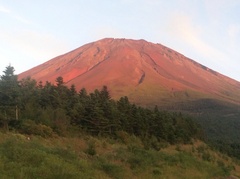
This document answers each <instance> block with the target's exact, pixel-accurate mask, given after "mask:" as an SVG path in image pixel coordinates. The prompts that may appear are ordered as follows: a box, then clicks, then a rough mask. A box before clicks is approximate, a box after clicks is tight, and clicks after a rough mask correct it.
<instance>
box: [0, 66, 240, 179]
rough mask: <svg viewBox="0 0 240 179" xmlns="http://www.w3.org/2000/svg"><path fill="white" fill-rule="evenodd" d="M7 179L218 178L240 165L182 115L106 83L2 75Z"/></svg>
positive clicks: (0, 142)
mask: <svg viewBox="0 0 240 179" xmlns="http://www.w3.org/2000/svg"><path fill="white" fill-rule="evenodd" d="M0 130H1V131H2V132H4V133H0V135H1V137H0V178H159V177H163V178H164V177H166V178H186V177H187V178H212V177H219V176H229V175H231V174H234V175H237V173H238V171H239V170H238V163H237V161H232V160H231V159H230V158H228V157H226V156H223V155H222V154H220V153H217V152H213V151H212V150H210V149H209V147H207V146H206V145H205V144H204V143H201V144H200V145H199V144H196V143H195V142H194V141H199V140H202V139H204V135H203V132H202V130H201V128H200V127H199V125H198V124H197V123H195V122H194V121H193V120H192V118H191V117H189V116H186V115H183V114H182V113H176V112H168V111H160V110H159V109H158V108H157V107H155V109H153V110H150V109H146V108H142V107H139V106H136V105H134V104H131V103H130V102H129V101H128V98H127V97H121V98H120V99H119V100H113V99H111V96H110V94H109V91H108V89H107V87H106V86H103V87H102V89H101V90H98V89H96V90H95V91H94V92H91V93H88V92H87V91H86V90H85V89H84V88H83V89H81V90H80V91H79V92H77V91H76V89H75V86H74V85H72V86H71V87H70V88H68V87H67V86H65V85H64V81H63V78H62V77H58V78H57V79H56V83H55V84H51V83H50V82H45V84H43V83H42V82H40V83H37V82H36V81H35V80H33V79H31V78H26V79H22V80H21V81H18V79H17V76H16V75H14V68H13V67H12V66H8V67H6V70H5V71H4V75H2V76H1V79H0Z"/></svg>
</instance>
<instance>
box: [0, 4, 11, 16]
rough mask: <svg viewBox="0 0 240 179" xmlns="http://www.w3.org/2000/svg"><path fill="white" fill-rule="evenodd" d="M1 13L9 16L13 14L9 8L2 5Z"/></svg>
mask: <svg viewBox="0 0 240 179" xmlns="http://www.w3.org/2000/svg"><path fill="white" fill-rule="evenodd" d="M0 12H2V13H7V14H9V13H11V11H10V10H9V9H8V8H6V7H4V6H1V5H0Z"/></svg>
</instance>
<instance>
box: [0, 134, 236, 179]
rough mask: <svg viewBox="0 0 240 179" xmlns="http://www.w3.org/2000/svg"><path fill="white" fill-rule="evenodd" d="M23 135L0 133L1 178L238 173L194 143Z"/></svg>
mask: <svg viewBox="0 0 240 179" xmlns="http://www.w3.org/2000/svg"><path fill="white" fill-rule="evenodd" d="M118 135H119V140H113V139H110V138H100V137H92V136H89V135H86V134H81V135H80V136H79V137H67V138H65V137H58V136H55V137H52V138H42V137H39V136H26V135H21V134H17V133H0V178H24V179H26V178H68V179H71V178H72V179H74V178H76V179H77V178H94V179H95V178H102V179H104V178H173V179H174V178H177V179H179V178H184V179H185V178H194V179H196V178H221V177H222V178H225V177H227V176H235V177H240V166H239V165H238V164H239V161H234V160H232V159H231V158H229V157H227V156H225V155H223V154H221V153H219V152H216V151H213V150H211V149H210V148H209V147H208V146H207V145H206V144H204V143H202V142H199V141H195V142H193V143H192V144H188V145H167V144H166V143H165V144H162V147H161V149H160V150H159V151H157V150H152V149H147V148H146V146H145V147H143V146H144V145H143V144H142V143H141V140H140V139H139V138H137V137H135V136H129V135H128V134H126V133H119V134H118Z"/></svg>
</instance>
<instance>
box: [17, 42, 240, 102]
mask: <svg viewBox="0 0 240 179" xmlns="http://www.w3.org/2000/svg"><path fill="white" fill-rule="evenodd" d="M28 76H30V77H31V78H33V79H35V80H37V81H42V82H45V81H49V82H52V83H55V80H56V78H57V77H59V76H62V77H63V79H64V82H65V84H66V85H69V86H70V85H71V84H74V85H75V86H76V88H77V89H78V90H79V89H81V88H83V87H85V88H86V89H87V90H88V91H92V90H94V89H96V88H101V87H102V86H103V85H106V86H108V89H109V90H110V93H111V95H112V97H114V98H118V97H120V96H128V97H129V98H130V99H131V100H133V101H134V102H135V103H137V104H142V105H155V104H160V103H169V102H176V101H179V100H194V99H201V98H214V99H220V100H226V101H229V102H233V103H240V92H239V89H240V82H238V81H235V80H233V79H231V78H228V77H226V76H224V75H222V74H220V73H218V72H216V71H213V70H211V69H209V68H208V67H206V66H203V65H201V64H199V63H197V62H195V61H193V60H191V59H189V58H187V57H185V56H184V55H182V54H180V53H178V52H176V51H174V50H172V49H170V48H168V47H165V46H163V45H161V44H154V43H150V42H147V41H145V40H130V39H113V38H106V39H102V40H99V41H96V42H92V43H89V44H86V45H83V46H82V47H80V48H77V49H75V50H73V51H71V52H68V53H66V54H64V55H61V56H58V57H56V58H53V59H51V60H49V61H47V62H45V63H43V64H41V65H39V66H36V67H34V68H32V69H30V70H28V71H25V72H23V73H21V74H20V75H19V79H22V78H25V77H28Z"/></svg>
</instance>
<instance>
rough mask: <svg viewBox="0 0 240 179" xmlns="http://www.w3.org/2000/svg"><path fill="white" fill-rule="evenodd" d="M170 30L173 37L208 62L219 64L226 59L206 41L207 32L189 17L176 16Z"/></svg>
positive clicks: (170, 24)
mask: <svg viewBox="0 0 240 179" xmlns="http://www.w3.org/2000/svg"><path fill="white" fill-rule="evenodd" d="M168 28H169V32H170V33H171V35H174V36H175V38H177V39H178V40H180V41H182V43H184V44H186V45H187V46H188V47H190V48H192V49H194V50H195V52H197V53H198V54H199V55H201V56H204V57H205V58H206V59H208V61H212V62H215V63H216V59H217V60H218V62H219V61H222V62H223V61H224V59H226V56H225V54H224V53H222V52H221V51H220V50H218V49H217V48H215V47H214V46H213V45H211V44H210V43H209V42H208V41H205V40H204V39H205V38H206V34H207V32H206V31H205V29H204V28H203V27H201V26H199V25H198V26H197V25H196V24H195V23H194V21H193V20H192V19H191V18H190V17H189V16H186V15H184V14H176V15H175V16H173V18H172V19H171V21H170V23H169V26H168Z"/></svg>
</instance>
